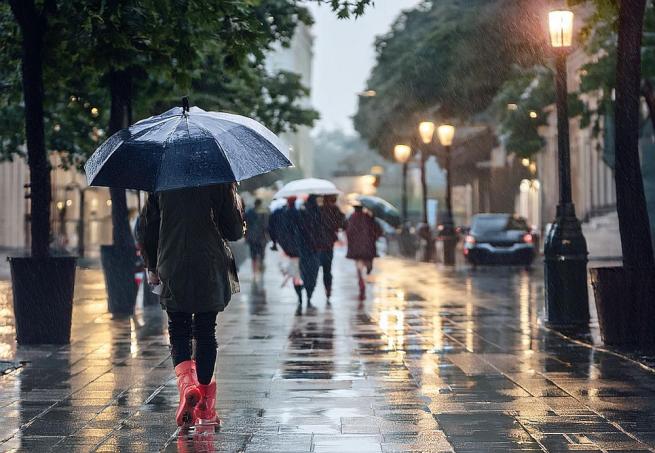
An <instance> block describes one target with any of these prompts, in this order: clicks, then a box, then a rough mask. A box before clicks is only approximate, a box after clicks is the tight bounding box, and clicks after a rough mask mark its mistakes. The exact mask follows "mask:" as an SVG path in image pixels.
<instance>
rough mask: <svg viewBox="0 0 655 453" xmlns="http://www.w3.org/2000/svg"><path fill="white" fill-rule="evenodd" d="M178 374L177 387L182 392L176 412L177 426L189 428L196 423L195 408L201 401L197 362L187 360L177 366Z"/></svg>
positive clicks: (176, 373) (176, 374) (176, 372)
mask: <svg viewBox="0 0 655 453" xmlns="http://www.w3.org/2000/svg"><path fill="white" fill-rule="evenodd" d="M175 376H177V389H178V390H179V392H180V405H179V407H178V408H177V413H176V414H175V421H176V422H177V426H182V427H184V428H189V427H190V426H193V425H194V424H195V421H196V420H195V416H194V408H195V407H196V404H198V402H199V401H200V397H201V394H200V390H199V389H198V378H197V377H196V363H195V362H194V361H193V360H187V361H185V362H182V363H180V364H178V365H177V366H176V367H175Z"/></svg>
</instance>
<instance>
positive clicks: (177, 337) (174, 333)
mask: <svg viewBox="0 0 655 453" xmlns="http://www.w3.org/2000/svg"><path fill="white" fill-rule="evenodd" d="M167 313H168V336H169V338H170V342H171V357H172V359H173V366H177V365H179V364H180V363H182V362H186V361H187V360H191V353H192V351H193V348H192V342H191V340H192V339H193V340H196V351H195V359H196V370H197V373H198V382H200V383H201V384H204V385H207V384H209V383H210V382H211V380H212V376H213V375H214V365H215V364H216V348H217V347H218V344H217V343H216V316H218V313H217V312H206V313H195V314H193V315H192V314H191V313H180V312H171V311H169V312H167Z"/></svg>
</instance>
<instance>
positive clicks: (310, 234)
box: [297, 195, 322, 314]
mask: <svg viewBox="0 0 655 453" xmlns="http://www.w3.org/2000/svg"><path fill="white" fill-rule="evenodd" d="M299 233H300V238H299V245H300V248H299V252H300V276H301V278H302V281H303V285H304V287H305V293H306V294H307V308H308V309H312V308H314V307H313V305H312V295H313V294H314V289H315V288H316V281H317V280H318V270H319V268H320V267H321V262H320V260H319V256H318V251H317V249H318V244H319V241H320V239H319V237H320V235H321V233H322V223H321V211H320V209H319V206H318V201H317V196H316V195H310V196H309V198H307V201H306V202H305V206H304V208H303V209H302V211H301V215H300V231H299ZM301 311H302V299H301V300H299V305H298V310H297V312H298V313H299V314H300V312H301Z"/></svg>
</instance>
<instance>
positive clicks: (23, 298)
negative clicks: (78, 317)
mask: <svg viewBox="0 0 655 453" xmlns="http://www.w3.org/2000/svg"><path fill="white" fill-rule="evenodd" d="M9 264H10V267H11V283H12V289H13V297H14V317H15V318H16V340H17V341H18V344H21V345H29V344H68V343H70V336H71V318H72V315H73V293H74V290H75V268H76V265H77V258H76V257H72V256H67V257H48V258H32V257H11V258H9Z"/></svg>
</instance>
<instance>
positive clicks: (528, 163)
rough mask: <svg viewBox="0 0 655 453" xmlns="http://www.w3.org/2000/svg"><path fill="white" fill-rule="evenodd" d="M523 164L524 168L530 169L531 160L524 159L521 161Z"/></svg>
mask: <svg viewBox="0 0 655 453" xmlns="http://www.w3.org/2000/svg"><path fill="white" fill-rule="evenodd" d="M521 164H522V165H523V166H524V167H529V166H530V159H528V158H527V157H524V158H523V159H521Z"/></svg>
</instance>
